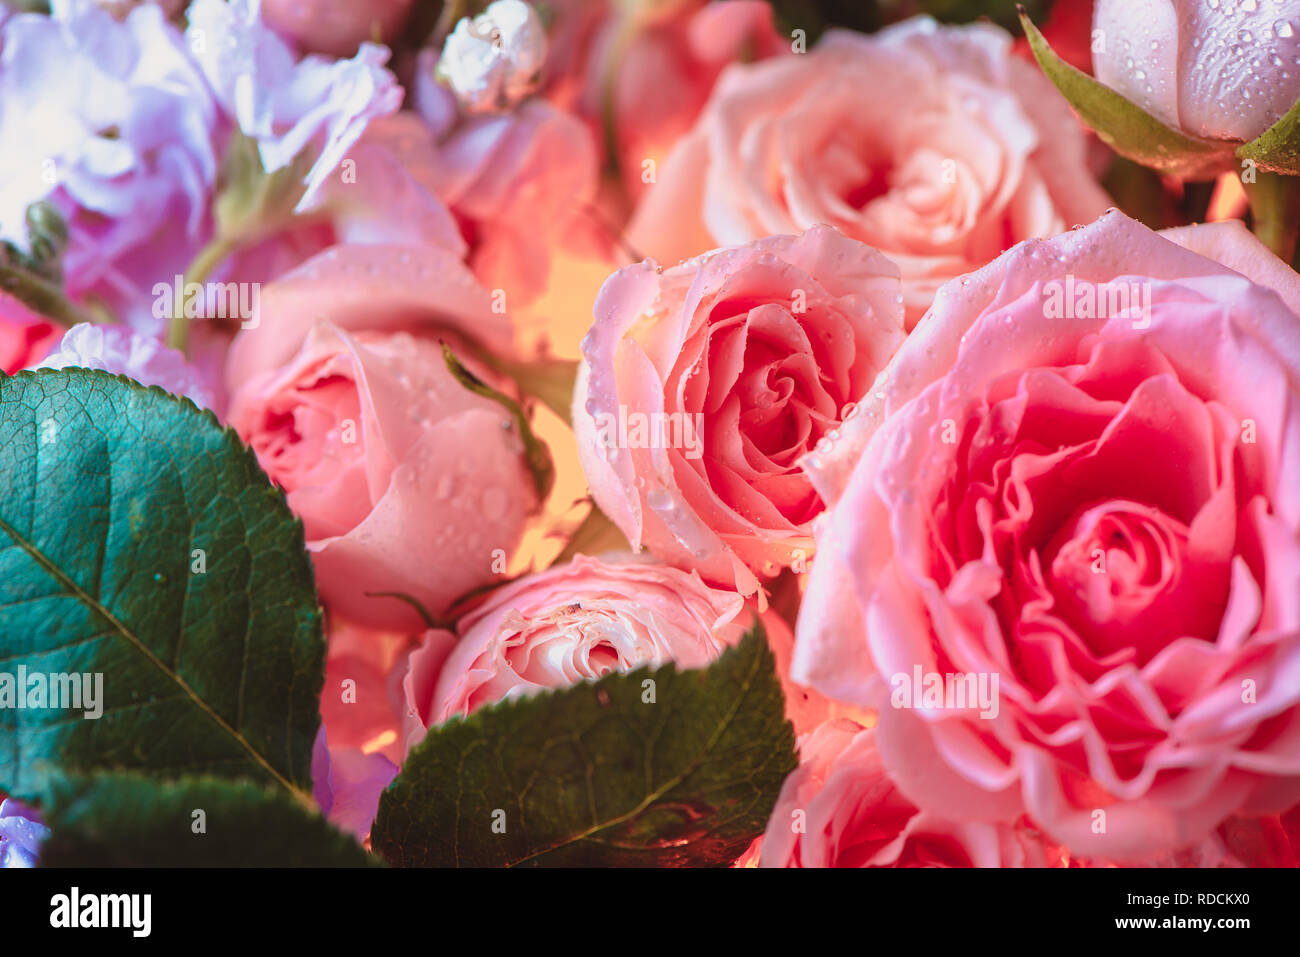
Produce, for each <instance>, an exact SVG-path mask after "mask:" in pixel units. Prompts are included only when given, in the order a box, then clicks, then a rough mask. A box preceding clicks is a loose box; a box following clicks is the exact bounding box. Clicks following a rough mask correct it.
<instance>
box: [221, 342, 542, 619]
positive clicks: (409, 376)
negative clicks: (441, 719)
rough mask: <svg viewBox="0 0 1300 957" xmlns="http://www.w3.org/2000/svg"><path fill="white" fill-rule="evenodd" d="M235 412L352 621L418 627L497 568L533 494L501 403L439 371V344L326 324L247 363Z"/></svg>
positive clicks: (334, 602) (322, 580)
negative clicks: (273, 361)
mask: <svg viewBox="0 0 1300 957" xmlns="http://www.w3.org/2000/svg"><path fill="white" fill-rule="evenodd" d="M229 418H230V424H231V425H232V426H233V427H234V428H235V430H236V431H238V433H239V435H240V437H241V438H242V439H244V441H245V442H247V443H248V444H249V445H251V446H252V448H253V450H254V451H255V452H256V453H257V457H258V461H259V462H260V463H261V464H262V467H263V468H264V469H265V470H266V471H267V474H269V475H270V476H271V479H272V480H273V481H274V482H275V483H276V484H278V485H280V486H281V487H282V488H283V489H284V490H285V492H286V494H287V496H288V502H289V507H290V508H291V509H292V510H293V511H294V513H295V514H297V515H298V516H300V517H301V518H302V520H303V527H304V530H305V532H306V538H307V549H308V551H310V552H311V555H312V560H313V563H314V565H315V568H316V581H317V584H318V586H319V588H320V592H321V597H322V598H323V600H324V601H325V603H326V605H327V606H329V607H330V608H331V610H333V611H335V612H337V613H339V614H342V615H345V616H346V617H347V618H349V619H351V620H353V621H356V622H358V623H361V624H365V625H369V626H372V627H383V628H408V629H411V630H414V629H416V628H418V627H419V624H420V619H419V617H418V616H417V614H416V612H415V610H414V609H413V608H412V607H410V606H409V605H408V604H407V603H406V602H403V601H400V600H397V599H395V598H391V597H374V593H380V592H390V593H391V592H398V593H402V594H404V595H407V596H410V597H411V598H414V599H416V600H417V601H419V602H420V603H421V604H422V605H423V606H424V607H425V608H426V609H427V610H428V611H429V612H430V613H431V614H434V615H440V614H442V613H444V612H445V611H446V610H447V608H448V606H450V605H451V603H452V602H453V601H455V600H456V599H457V598H459V597H461V596H462V595H464V594H465V593H466V592H469V591H471V590H473V589H474V588H477V587H479V586H481V585H484V584H487V583H489V582H491V581H493V580H495V579H496V578H497V576H499V575H500V573H501V572H502V571H504V567H503V566H504V561H505V557H506V556H508V555H509V553H510V552H511V551H512V550H513V548H514V546H515V545H516V544H517V542H518V540H519V536H520V535H521V533H522V531H523V525H524V521H525V518H526V516H527V515H528V514H529V513H530V512H532V511H533V510H534V509H535V508H536V506H537V503H538V497H537V489H536V486H535V484H534V481H533V478H532V476H531V475H530V473H529V471H528V467H527V465H526V462H525V458H524V450H523V443H522V440H521V437H520V436H519V435H518V430H517V427H516V426H515V424H514V423H513V422H512V420H511V418H510V415H509V414H508V413H507V411H506V410H505V409H504V408H503V407H502V406H501V405H500V404H499V403H497V402H495V401H493V400H492V399H489V398H485V397H483V396H480V395H477V394H475V393H473V392H470V391H469V390H468V389H466V388H465V387H464V386H462V385H461V384H460V383H459V382H458V381H457V380H456V379H455V377H454V376H453V375H452V373H451V372H450V371H449V370H448V368H447V366H446V363H445V361H444V359H443V355H442V351H441V347H440V345H439V343H438V342H437V341H435V340H433V339H431V338H423V337H417V336H413V335H411V334H410V333H406V332H395V333H384V332H369V331H362V332H356V333H353V334H348V333H346V332H343V331H342V330H340V329H338V328H336V327H334V326H332V325H330V324H328V323H322V324H320V325H317V326H315V327H313V328H312V330H311V332H310V333H309V334H308V336H307V339H306V341H305V342H304V343H303V345H302V349H301V351H300V352H299V353H298V355H297V356H295V357H293V358H292V359H291V360H290V361H289V362H288V363H287V364H286V365H285V366H284V367H283V368H280V369H276V370H271V371H266V372H262V373H258V374H255V375H253V376H252V377H251V378H249V379H247V380H245V381H244V382H243V383H242V385H240V386H239V387H238V389H237V390H236V391H235V393H234V395H233V396H232V399H231V405H230V416H229Z"/></svg>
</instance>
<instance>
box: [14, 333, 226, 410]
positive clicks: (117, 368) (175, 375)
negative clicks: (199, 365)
mask: <svg viewBox="0 0 1300 957" xmlns="http://www.w3.org/2000/svg"><path fill="white" fill-rule="evenodd" d="M70 366H75V367H77V368H81V369H102V370H104V371H105V372H112V373H115V374H117V375H124V376H127V377H128V378H131V379H135V380H136V381H137V382H139V383H141V384H142V385H156V386H160V387H162V388H163V389H166V390H167V391H168V392H171V393H172V394H173V395H183V396H186V397H187V398H189V399H191V400H192V401H193V402H194V404H195V405H197V406H198V407H199V408H201V409H210V408H212V394H211V392H210V391H209V390H208V388H207V387H206V386H205V385H204V384H203V379H202V377H201V376H200V374H199V371H198V370H197V369H195V368H194V367H193V366H192V365H190V364H189V363H188V362H187V361H186V360H185V356H183V355H181V353H179V352H177V351H176V350H175V349H169V348H168V347H167V346H165V345H163V344H162V343H161V342H159V341H158V340H157V339H154V338H153V337H151V336H142V335H140V334H139V333H136V332H132V331H131V330H130V329H127V328H126V327H125V326H97V325H92V324H91V323H89V322H82V323H78V324H77V325H75V326H73V327H72V328H71V329H69V330H68V331H67V332H66V333H65V334H64V336H63V341H62V342H60V343H59V347H58V348H57V349H55V350H54V352H52V353H50V355H49V356H47V357H46V358H45V360H44V361H43V362H41V363H40V364H39V365H36V366H33V368H35V369H66V368H68V367H70Z"/></svg>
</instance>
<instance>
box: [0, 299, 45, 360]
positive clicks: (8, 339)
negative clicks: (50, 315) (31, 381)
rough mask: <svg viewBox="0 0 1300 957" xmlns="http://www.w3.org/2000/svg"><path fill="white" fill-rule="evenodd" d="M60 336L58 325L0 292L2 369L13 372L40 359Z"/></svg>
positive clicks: (0, 355) (0, 356)
mask: <svg viewBox="0 0 1300 957" xmlns="http://www.w3.org/2000/svg"><path fill="white" fill-rule="evenodd" d="M59 338H60V334H59V327H58V326H56V325H55V324H54V323H52V322H50V321H49V320H48V319H46V318H45V317H44V316H41V315H38V314H37V313H34V312H32V311H31V310H30V309H28V308H27V307H26V306H24V305H23V304H22V303H21V302H19V301H18V300H17V299H15V298H13V297H12V296H10V295H9V294H8V293H0V372H4V373H5V375H13V374H14V373H15V372H17V371H18V370H19V369H25V368H26V367H27V366H30V365H34V364H36V363H37V362H40V361H41V360H42V359H44V358H45V357H46V355H48V354H49V351H50V349H51V348H53V347H54V345H55V344H56V343H58V341H59Z"/></svg>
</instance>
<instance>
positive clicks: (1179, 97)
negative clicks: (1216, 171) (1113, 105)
mask: <svg viewBox="0 0 1300 957" xmlns="http://www.w3.org/2000/svg"><path fill="white" fill-rule="evenodd" d="M1093 28H1094V30H1095V31H1097V30H1099V31H1101V34H1100V35H1101V36H1102V37H1103V38H1104V39H1105V41H1106V42H1105V45H1104V48H1103V49H1099V50H1096V51H1095V52H1094V53H1093V58H1092V61H1093V73H1094V74H1095V75H1096V77H1097V79H1098V80H1100V81H1101V82H1102V83H1104V84H1106V85H1107V86H1109V87H1110V88H1111V89H1113V90H1116V91H1117V92H1119V93H1121V94H1123V95H1124V97H1126V98H1127V99H1129V100H1131V101H1133V102H1134V103H1136V104H1138V105H1139V106H1141V107H1142V108H1143V109H1144V110H1146V111H1147V112H1148V113H1150V114H1151V115H1152V116H1154V117H1156V118H1157V119H1159V120H1161V121H1162V122H1164V123H1165V124H1167V125H1169V126H1172V127H1173V128H1174V129H1181V130H1183V131H1184V132H1186V133H1190V134H1192V135H1193V136H1202V137H1206V138H1208V139H1225V140H1253V139H1254V138H1255V137H1257V136H1259V134H1261V133H1263V132H1264V131H1265V130H1266V129H1268V128H1269V127H1270V126H1272V125H1273V124H1274V123H1276V122H1277V121H1278V120H1279V119H1281V118H1282V117H1283V116H1284V115H1285V114H1286V112H1287V111H1288V110H1290V109H1291V107H1292V106H1293V105H1294V104H1295V102H1296V99H1297V98H1298V97H1300V70H1298V69H1296V61H1297V58H1300V0H1267V2H1262V0H1261V2H1259V3H1241V4H1232V3H1227V2H1225V3H1223V4H1222V5H1220V4H1218V3H1214V4H1207V3H1205V2H1203V0H1144V2H1142V3H1134V2H1132V0H1096V11H1095V13H1094V17H1093Z"/></svg>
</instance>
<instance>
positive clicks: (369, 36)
mask: <svg viewBox="0 0 1300 957" xmlns="http://www.w3.org/2000/svg"><path fill="white" fill-rule="evenodd" d="M412 2H413V0H262V19H263V20H265V21H266V24H267V26H269V27H271V28H272V29H274V30H275V31H276V32H277V33H279V34H280V35H281V36H283V37H285V38H287V39H289V40H292V41H293V42H294V43H295V44H297V46H298V47H299V48H300V49H302V50H303V51H304V52H308V53H327V54H329V55H330V56H339V57H349V56H352V54H354V53H356V52H357V47H358V46H360V45H361V44H362V43H363V42H365V41H367V40H371V41H374V40H379V41H381V42H383V43H392V42H393V40H394V39H395V38H396V37H397V35H398V32H399V31H400V30H401V28H402V27H403V26H404V25H405V23H406V18H407V16H408V15H409V14H410V12H411V4H412ZM376 34H378V36H377V37H376Z"/></svg>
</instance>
